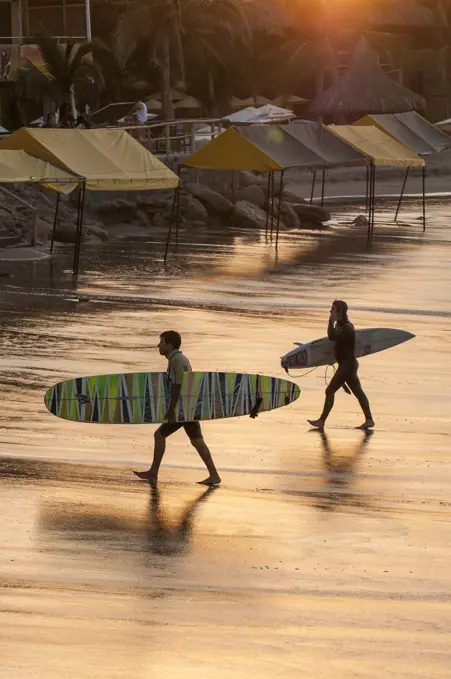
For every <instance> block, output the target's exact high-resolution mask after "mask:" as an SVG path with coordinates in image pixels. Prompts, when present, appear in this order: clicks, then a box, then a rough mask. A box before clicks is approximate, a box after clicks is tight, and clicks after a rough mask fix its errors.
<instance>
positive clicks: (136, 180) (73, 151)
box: [0, 128, 179, 274]
mask: <svg viewBox="0 0 451 679" xmlns="http://www.w3.org/2000/svg"><path fill="white" fill-rule="evenodd" d="M3 149H19V150H24V151H27V152H28V153H30V154H31V155H32V156H35V157H36V158H40V159H41V160H44V161H47V162H48V163H52V164H54V165H56V166H58V167H59V168H61V169H63V170H66V171H67V172H70V173H73V174H75V175H78V176H79V177H80V180H81V182H82V185H81V187H80V191H79V201H78V221H77V237H76V243H75V255H74V273H75V274H77V273H78V267H79V260H80V248H81V238H82V223H83V209H84V195H85V191H86V189H88V190H91V191H146V190H152V189H176V188H177V187H178V184H179V178H178V176H177V175H176V174H174V172H172V170H170V169H169V168H168V167H166V165H164V164H163V163H162V162H161V161H160V160H158V158H156V157H155V156H154V155H153V154H152V153H150V151H148V150H147V149H145V148H144V147H143V146H142V145H141V144H140V143H139V142H138V141H136V140H135V139H133V137H131V136H130V135H129V134H128V132H126V131H125V130H54V129H45V128H39V129H30V128H22V129H21V130H17V132H14V133H13V134H11V135H9V136H8V137H6V138H5V139H3V140H2V141H1V142H0V151H2V150H3ZM58 207H59V201H58V202H57V208H56V213H55V224H56V220H57V214H58Z"/></svg>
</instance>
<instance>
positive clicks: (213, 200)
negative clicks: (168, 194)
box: [185, 182, 233, 215]
mask: <svg viewBox="0 0 451 679" xmlns="http://www.w3.org/2000/svg"><path fill="white" fill-rule="evenodd" d="M185 189H186V190H187V191H189V193H191V194H192V195H193V196H194V197H195V198H198V199H199V200H200V201H201V203H203V204H204V205H205V207H206V208H207V210H208V211H211V212H217V213H219V214H221V215H230V214H231V213H232V211H233V203H232V202H231V201H230V200H229V199H228V198H225V197H224V196H221V194H220V193H216V191H212V190H211V189H209V188H208V187H206V186H203V184H195V183H194V182H188V183H187V184H185Z"/></svg>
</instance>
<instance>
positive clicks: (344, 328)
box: [308, 300, 374, 430]
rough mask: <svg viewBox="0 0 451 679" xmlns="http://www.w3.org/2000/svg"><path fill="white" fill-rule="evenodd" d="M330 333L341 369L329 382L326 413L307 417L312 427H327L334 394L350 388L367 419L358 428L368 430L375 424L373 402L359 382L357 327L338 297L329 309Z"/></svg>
mask: <svg viewBox="0 0 451 679" xmlns="http://www.w3.org/2000/svg"><path fill="white" fill-rule="evenodd" d="M327 336H328V337H329V339H330V340H332V342H335V358H336V360H337V363H338V368H337V371H336V373H335V375H334V376H333V377H332V379H331V381H330V382H329V384H328V385H327V389H326V399H325V401H324V408H323V412H322V413H321V415H320V417H319V419H318V420H308V422H309V423H310V424H311V425H312V427H316V428H317V429H324V426H325V424H326V420H327V418H328V416H329V414H330V411H331V410H332V408H333V406H334V401H335V394H336V392H337V391H338V390H339V389H341V388H342V387H343V388H344V389H345V391H347V392H348V393H349V390H350V391H351V392H352V393H353V394H354V396H355V397H356V398H357V400H358V402H359V404H360V407H361V408H362V410H363V414H364V416H365V422H364V423H363V424H362V425H361V426H360V427H359V429H363V430H367V429H370V428H371V427H374V420H373V416H372V415H371V409H370V404H369V401H368V398H367V396H366V394H365V392H364V391H363V389H362V385H361V384H360V380H359V376H358V374H357V372H358V369H359V363H358V361H357V359H356V356H355V329H354V326H353V325H352V323H351V321H350V320H349V318H348V305H347V304H346V302H343V301H342V300H335V301H334V302H333V303H332V308H331V310H330V316H329V324H328V326H327Z"/></svg>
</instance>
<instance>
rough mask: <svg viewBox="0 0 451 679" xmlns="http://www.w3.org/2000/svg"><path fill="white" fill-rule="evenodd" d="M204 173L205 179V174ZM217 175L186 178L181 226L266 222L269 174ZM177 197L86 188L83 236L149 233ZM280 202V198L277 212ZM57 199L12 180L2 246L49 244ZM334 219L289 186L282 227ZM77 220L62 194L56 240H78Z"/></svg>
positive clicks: (0, 209) (165, 221)
mask: <svg viewBox="0 0 451 679" xmlns="http://www.w3.org/2000/svg"><path fill="white" fill-rule="evenodd" d="M210 174H213V175H214V174H215V173H210ZM219 174H220V173H219ZM190 179H191V178H190ZM202 179H203V180H205V178H204V177H202ZM220 179H221V178H220ZM212 180H213V182H212V183H213V185H214V186H215V189H213V188H211V186H207V185H206V184H204V183H200V182H196V181H185V180H184V179H183V178H182V179H181V191H180V227H181V228H182V229H184V230H185V231H186V230H188V231H189V230H191V229H208V228H209V227H210V226H223V227H224V228H247V229H249V228H253V229H265V228H266V210H267V207H268V190H267V182H266V179H265V178H264V177H259V176H257V175H254V174H252V173H250V172H244V171H243V172H237V173H235V176H234V180H233V181H230V182H229V181H224V178H223V177H222V180H223V181H222V184H221V182H219V183H220V185H221V189H220V190H217V188H218V177H212ZM276 193H277V189H276ZM18 199H19V200H20V202H19V200H18ZM173 201H174V192H173V191H147V192H122V193H115V194H113V193H105V192H93V193H90V194H87V197H86V206H85V214H84V228H83V241H84V242H101V241H110V240H113V241H114V240H122V241H123V240H140V239H142V238H145V237H148V235H149V231H150V230H154V229H164V228H167V227H168V225H169V222H170V219H171V214H172V208H173ZM278 202H279V201H278V198H277V199H276V201H275V210H276V212H277V210H278ZM55 204H56V194H54V193H52V192H50V191H44V190H40V189H39V187H36V186H34V185H31V184H17V185H12V186H10V187H9V188H8V190H7V192H5V193H4V194H3V201H2V204H0V218H1V224H0V251H2V250H4V249H9V248H20V247H29V246H30V245H37V246H43V245H45V244H46V243H47V242H48V241H49V240H50V239H51V235H52V230H53V224H54V218H55ZM35 209H37V217H36V213H35ZM329 220H330V214H329V213H328V212H327V211H326V210H325V209H323V208H321V207H317V206H310V205H307V204H306V202H305V201H304V199H302V198H300V197H299V196H297V195H296V194H294V193H293V192H291V191H289V190H285V191H284V193H283V197H282V203H281V210H280V228H281V229H282V230H286V229H298V228H324V227H325V224H326V223H327V222H328V221H329ZM76 221H77V207H76V198H75V195H74V196H67V197H66V196H65V197H62V198H61V200H60V209H59V218H58V223H57V227H56V230H55V241H56V242H59V243H74V242H75V236H76ZM34 233H35V234H36V242H35V243H34V242H33V234H34ZM0 256H1V254H0Z"/></svg>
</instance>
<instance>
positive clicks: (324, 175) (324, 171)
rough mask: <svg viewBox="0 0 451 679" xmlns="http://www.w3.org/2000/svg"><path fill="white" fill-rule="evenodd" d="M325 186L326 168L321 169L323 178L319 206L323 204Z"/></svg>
mask: <svg viewBox="0 0 451 679" xmlns="http://www.w3.org/2000/svg"><path fill="white" fill-rule="evenodd" d="M325 186H326V170H323V178H322V183H321V207H323V205H324V188H325Z"/></svg>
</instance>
